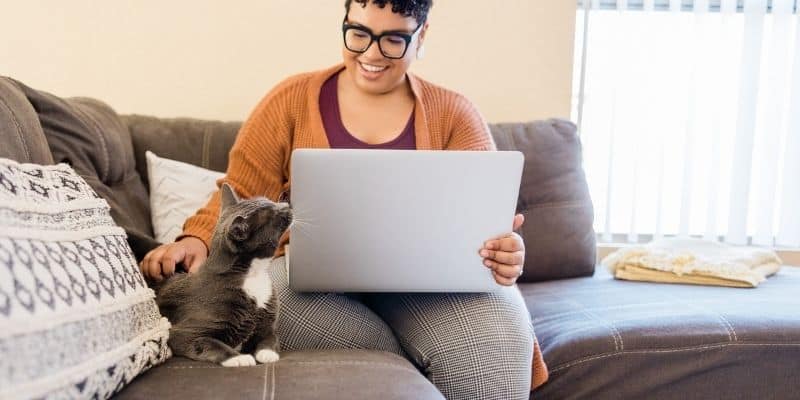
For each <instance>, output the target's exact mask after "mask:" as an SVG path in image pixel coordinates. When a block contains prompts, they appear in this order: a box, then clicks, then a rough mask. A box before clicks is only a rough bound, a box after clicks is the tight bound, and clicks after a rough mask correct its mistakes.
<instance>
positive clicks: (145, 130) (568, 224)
mask: <svg viewBox="0 0 800 400" xmlns="http://www.w3.org/2000/svg"><path fill="white" fill-rule="evenodd" d="M122 119H123V121H124V122H125V123H126V124H127V125H128V129H129V130H130V133H131V137H132V139H133V147H134V150H135V153H136V155H135V157H136V164H137V169H138V171H139V174H140V175H141V176H142V177H143V178H144V179H145V180H146V179H147V163H146V162H145V151H147V150H150V151H153V152H155V153H156V154H158V155H159V156H160V157H163V158H168V159H172V160H178V161H182V162H186V163H190V164H194V165H197V166H200V167H203V168H206V169H211V170H214V171H220V172H224V171H225V169H226V167H227V164H228V152H229V151H230V148H231V146H232V145H233V142H234V140H235V138H236V133H237V131H238V129H239V126H240V123H238V122H219V121H203V120H198V119H189V118H177V119H158V118H154V117H145V116H138V115H131V116H123V117H122ZM489 127H490V129H491V132H492V135H493V136H494V139H495V142H496V143H497V146H498V148H499V149H500V150H518V151H521V152H522V153H523V154H524V155H525V167H524V170H523V175H522V185H521V187H520V193H519V201H518V204H517V211H518V212H520V213H522V214H524V215H525V218H526V222H525V224H524V226H523V228H522V231H521V235H522V236H523V238H524V240H525V245H526V247H527V252H526V260H525V273H524V274H523V276H522V278H521V279H520V280H521V281H522V282H534V281H541V280H549V279H560V278H569V277H575V276H585V275H591V274H592V273H594V265H595V237H594V230H593V228H592V223H593V208H592V202H591V199H590V198H589V188H588V185H587V183H586V178H585V175H584V172H583V167H582V162H581V145H580V140H579V138H578V135H577V133H576V129H575V125H574V124H572V123H571V122H569V121H563V120H548V121H537V122H529V123H509V124H490V126H489ZM165 138H169V140H165Z"/></svg>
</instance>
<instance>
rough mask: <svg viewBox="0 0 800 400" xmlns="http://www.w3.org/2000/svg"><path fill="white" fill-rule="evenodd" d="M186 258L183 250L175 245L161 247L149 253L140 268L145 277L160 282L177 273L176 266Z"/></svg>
mask: <svg viewBox="0 0 800 400" xmlns="http://www.w3.org/2000/svg"><path fill="white" fill-rule="evenodd" d="M184 256H185V252H184V251H183V250H182V248H181V247H180V246H175V244H174V243H171V244H165V245H161V246H159V247H157V248H155V249H153V250H152V251H150V252H149V253H147V255H146V256H145V257H144V259H143V260H142V262H141V263H140V264H139V268H140V269H141V271H142V274H143V275H144V276H146V277H148V278H150V279H152V280H155V281H156V282H159V281H161V280H163V279H164V278H167V277H169V276H172V274H174V273H175V265H176V264H177V263H179V262H181V261H183V258H184Z"/></svg>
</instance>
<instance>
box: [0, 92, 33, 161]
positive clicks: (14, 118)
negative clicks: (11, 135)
mask: <svg viewBox="0 0 800 400" xmlns="http://www.w3.org/2000/svg"><path fill="white" fill-rule="evenodd" d="M0 102H2V103H3V106H5V108H6V109H7V110H8V113H9V115H10V116H11V120H12V121H13V122H14V127H15V128H17V138H18V139H19V141H20V143H22V149H23V150H25V157H26V158H27V159H28V160H30V159H31V153H30V150H29V149H28V142H26V141H25V135H23V134H22V126H20V124H19V121H18V120H17V115H16V114H15V113H14V110H12V109H11V107H10V106H9V105H8V103H6V100H5V99H3V98H1V97H0Z"/></svg>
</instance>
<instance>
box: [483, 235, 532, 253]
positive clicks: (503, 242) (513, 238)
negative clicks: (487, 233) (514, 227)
mask: <svg viewBox="0 0 800 400" xmlns="http://www.w3.org/2000/svg"><path fill="white" fill-rule="evenodd" d="M483 247H484V248H485V249H488V250H500V251H507V252H515V251H523V250H525V244H524V243H523V241H522V237H520V236H519V235H518V234H516V233H514V232H512V233H509V234H507V235H506V236H503V237H501V238H498V239H492V240H487V241H486V243H484V244H483Z"/></svg>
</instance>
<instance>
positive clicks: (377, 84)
mask: <svg viewBox="0 0 800 400" xmlns="http://www.w3.org/2000/svg"><path fill="white" fill-rule="evenodd" d="M345 23H346V24H348V25H353V26H358V27H361V28H366V30H368V31H371V32H372V33H373V34H374V35H381V34H382V33H385V32H398V33H403V34H407V35H412V36H411V41H410V42H409V43H408V49H407V51H406V52H405V55H404V56H403V57H402V58H399V59H392V58H387V57H385V56H384V55H383V54H382V53H381V51H380V48H379V46H378V43H377V42H373V43H372V44H371V45H370V46H369V48H368V49H367V50H366V51H365V52H363V53H357V52H354V51H350V50H348V49H347V46H345V45H344V44H343V45H342V58H343V59H344V65H345V68H346V70H345V72H344V73H345V74H347V78H349V79H350V80H351V82H352V83H353V84H354V86H355V87H356V88H358V89H359V90H361V91H363V92H365V93H368V94H373V95H380V94H386V93H390V92H392V91H393V90H395V89H397V88H399V87H401V85H403V84H404V82H405V76H406V72H407V71H408V68H409V67H410V66H411V63H412V62H413V61H414V59H415V58H416V54H417V49H418V48H419V46H420V45H421V44H422V42H423V41H424V37H425V32H426V30H427V22H425V23H424V25H423V26H422V27H420V28H419V29H418V30H417V27H419V26H420V25H419V23H417V20H416V19H414V18H413V17H404V16H402V15H401V14H396V13H393V12H392V7H391V6H390V5H387V6H386V7H383V8H380V7H378V6H377V5H375V4H374V3H373V2H371V1H367V3H366V5H364V6H362V5H361V4H358V3H353V4H351V5H350V10H349V11H348V13H347V18H346V19H345ZM415 30H416V33H415ZM361 35H363V33H362V34H361ZM366 40H367V41H368V40H369V38H367V39H366ZM385 43H387V45H385V46H384V51H387V50H389V49H388V46H389V45H391V44H392V43H391V38H386V41H385Z"/></svg>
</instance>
